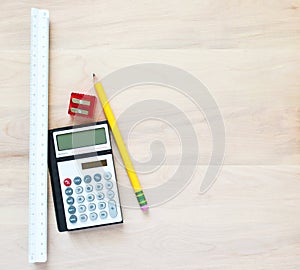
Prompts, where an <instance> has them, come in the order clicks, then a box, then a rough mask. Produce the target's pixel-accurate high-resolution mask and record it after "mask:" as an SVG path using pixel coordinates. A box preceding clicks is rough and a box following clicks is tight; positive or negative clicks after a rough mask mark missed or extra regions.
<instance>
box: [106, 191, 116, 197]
mask: <svg viewBox="0 0 300 270" xmlns="http://www.w3.org/2000/svg"><path fill="white" fill-rule="evenodd" d="M114 196H115V193H114V192H113V191H112V190H109V191H107V197H108V198H109V199H112V198H113V197H114Z"/></svg>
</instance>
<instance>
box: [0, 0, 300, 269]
mask: <svg viewBox="0 0 300 270" xmlns="http://www.w3.org/2000/svg"><path fill="white" fill-rule="evenodd" d="M31 7H40V8H47V9H49V11H50V18H51V31H50V37H51V44H50V81H49V128H55V127H60V126H64V125H72V124H74V122H73V121H72V119H70V118H69V116H68V115H67V106H68V99H69V95H70V92H72V91H79V90H81V91H85V92H86V93H93V89H92V82H91V74H92V73H93V72H96V73H97V74H98V76H100V77H104V76H106V75H108V74H110V73H111V72H113V71H115V70H118V69H120V68H122V67H126V66H129V65H133V64H137V63H164V64H169V65H174V66H176V67H179V68H181V69H183V70H185V71H187V72H189V73H190V74H192V75H194V76H195V77H196V78H198V79H199V80H200V81H201V82H203V83H204V84H205V85H206V86H207V88H208V89H209V92H210V93H211V95H212V96H213V98H214V99H215V101H216V102H217V104H218V106H219V109H220V111H221V113H222V117H223V119H224V123H225V129H226V152H225V159H224V164H223V167H222V171H221V172H220V174H219V177H218V179H217V182H216V183H215V185H214V186H213V188H212V189H211V190H210V191H209V192H208V193H206V194H204V195H201V194H200V193H199V190H200V185H201V181H202V179H203V177H204V174H205V171H206V169H207V164H208V162H209V160H210V156H211V151H212V148H213V144H212V137H211V134H210V129H209V124H208V123H207V122H206V120H205V116H204V115H203V113H201V111H200V110H199V109H198V108H197V107H196V106H195V104H193V103H192V102H191V101H190V100H189V99H186V98H183V97H182V95H181V94H180V93H179V92H178V91H174V90H173V89H168V88H166V87H161V86H155V85H147V86H146V85H145V86H139V87H131V88H129V89H127V90H126V91H124V92H122V93H120V94H119V95H116V96H113V97H112V99H111V105H112V107H113V109H114V112H115V114H116V116H117V117H119V116H121V115H122V113H123V112H124V111H125V110H126V109H127V108H128V107H129V106H131V105H132V104H134V103H135V102H138V101H141V100H147V99H150V98H155V99H159V100H164V101H168V102H170V103H172V104H174V105H175V106H176V107H178V108H180V109H181V110H182V111H183V112H184V114H185V115H186V117H187V118H188V119H189V120H190V122H191V125H192V128H193V129H194V130H195V132H196V134H197V140H198V143H199V150H198V151H199V154H200V158H199V160H198V162H197V166H196V170H195V174H194V176H193V177H192V179H191V181H190V183H189V184H188V185H187V186H186V188H185V189H184V190H183V191H182V192H180V193H179V194H178V195H177V196H175V197H174V198H173V199H172V200H169V201H168V202H166V203H164V204H162V205H160V206H156V207H153V208H151V210H150V212H149V214H148V215H143V214H142V213H141V211H139V210H137V209H132V208H128V207H124V209H123V213H124V218H125V221H124V224H122V225H118V226H111V227H106V228H100V229H99V228H98V229H93V230H86V231H81V232H75V233H74V232H73V233H58V232H57V229H56V221H55V216H54V208H53V200H52V196H51V193H50V192H51V189H50V187H49V205H48V209H49V219H48V222H49V226H48V229H49V240H48V247H49V251H48V262H47V264H40V265H29V264H28V263H27V237H28V236H27V229H28V207H27V205H28V150H29V149H28V145H29V60H30V54H29V48H30V8H31ZM0 15H1V21H0V67H1V73H0V85H1V93H2V96H1V103H0V127H1V130H0V168H1V173H2V177H1V181H0V191H1V194H2V195H1V202H0V211H1V212H0V213H1V219H0V229H1V230H0V237H1V250H0V268H1V269H48V270H50V269H69V268H72V269H74V270H76V269H86V268H89V269H91V270H92V269H99V267H102V268H103V269H140V268H141V267H142V268H144V269H215V270H219V269H230V270H232V269H239V270H241V269H243V270H244V269H245V270H248V269H251V270H252V269H293V270H297V269H299V268H300V259H299V254H300V234H299V225H300V220H299V218H298V216H299V210H300V207H299V205H300V201H299V200H300V199H299V198H300V193H299V190H300V182H299V176H300V166H299V161H300V141H299V131H300V116H299V112H300V106H299V99H300V92H299V86H300V83H299V78H300V76H299V75H300V53H299V49H300V29H299V25H300V16H299V15H300V1H290V0H288V1H254V0H249V1H247V0H246V1H235V0H224V1H217V2H216V1H208V0H205V1H179V0H178V1H177V0H173V1H145V0H141V1H118V0H113V1H106V0H104V1H94V0H87V1H79V0H76V1H73V2H72V5H70V3H67V2H64V1H58V0H54V1H43V3H40V2H37V1H32V0H30V1H7V0H4V1H2V2H1V4H0ZM108 95H109V92H108ZM97 110H98V112H99V116H98V117H97V119H102V118H103V115H101V113H100V112H101V111H100V108H99V107H98V108H97ZM168 113H170V112H168V111H166V115H167V114H168ZM131 117H133V119H134V115H132V116H131ZM129 120H130V119H128V122H127V121H126V120H124V122H122V123H120V128H121V131H122V130H123V129H124V127H126V125H128V123H129ZM185 125H186V123H184V122H182V123H180V125H179V126H178V127H176V128H184V127H185ZM156 139H158V140H161V141H163V142H164V147H165V150H166V153H167V158H169V159H170V160H172V162H173V163H172V164H164V165H163V166H161V167H160V168H159V170H157V171H154V172H152V173H148V174H143V177H141V181H142V184H143V186H144V187H145V188H146V191H147V189H148V188H151V187H153V186H159V185H160V184H161V183H163V181H167V180H168V179H169V177H171V175H172V174H173V173H174V171H175V170H176V169H177V165H178V161H179V160H180V147H178V142H179V141H180V138H178V134H177V133H176V130H174V129H172V127H170V126H168V125H166V124H164V123H162V122H155V121H145V122H143V123H141V124H139V125H137V126H136V127H135V128H134V129H133V130H132V133H131V135H130V137H129V138H128V147H129V150H130V153H131V155H132V156H133V158H134V159H135V160H136V161H143V160H147V159H148V158H149V156H151V152H150V148H149V147H150V143H151V142H152V141H153V140H156ZM114 152H115V153H116V156H117V149H116V148H115V147H114ZM116 170H117V174H118V179H119V182H120V185H122V186H128V180H127V176H126V173H125V172H124V169H123V168H122V164H121V163H119V162H116ZM148 190H149V189H148ZM126 196H132V194H128V193H126V194H121V199H122V197H123V200H124V198H126Z"/></svg>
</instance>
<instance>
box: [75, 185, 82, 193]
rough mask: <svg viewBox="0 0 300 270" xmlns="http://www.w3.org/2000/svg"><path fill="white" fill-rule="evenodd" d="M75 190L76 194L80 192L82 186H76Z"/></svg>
mask: <svg viewBox="0 0 300 270" xmlns="http://www.w3.org/2000/svg"><path fill="white" fill-rule="evenodd" d="M75 192H76V194H81V193H82V192H83V187H81V186H78V187H76V188H75Z"/></svg>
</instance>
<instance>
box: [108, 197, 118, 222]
mask: <svg viewBox="0 0 300 270" xmlns="http://www.w3.org/2000/svg"><path fill="white" fill-rule="evenodd" d="M108 211H109V215H110V216H111V217H112V218H115V217H116V216H117V215H118V212H117V205H116V202H115V201H114V200H110V201H108Z"/></svg>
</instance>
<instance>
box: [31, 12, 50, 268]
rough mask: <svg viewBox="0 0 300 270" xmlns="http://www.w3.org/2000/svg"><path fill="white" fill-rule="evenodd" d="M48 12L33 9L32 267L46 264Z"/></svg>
mask: <svg viewBox="0 0 300 270" xmlns="http://www.w3.org/2000/svg"><path fill="white" fill-rule="evenodd" d="M48 57H49V12H48V10H41V9H36V8H32V9H31V48H30V145H29V239H28V250H29V254H28V256H29V257H28V260H29V262H30V263H34V262H45V261H47V190H48V189H47V180H48V171H47V152H48V62H49V58H48Z"/></svg>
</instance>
